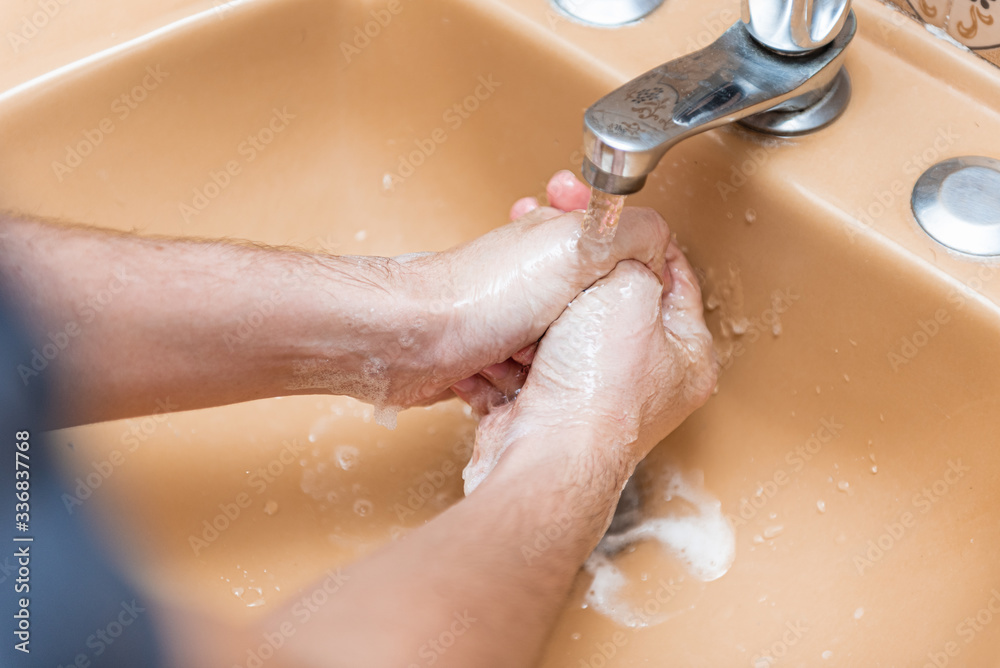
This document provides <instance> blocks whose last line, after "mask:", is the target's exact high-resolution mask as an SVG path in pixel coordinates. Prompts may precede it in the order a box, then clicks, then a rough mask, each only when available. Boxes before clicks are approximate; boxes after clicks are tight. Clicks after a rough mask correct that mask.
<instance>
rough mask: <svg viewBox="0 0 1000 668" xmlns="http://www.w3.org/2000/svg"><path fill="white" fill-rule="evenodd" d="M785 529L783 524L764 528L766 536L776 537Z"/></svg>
mask: <svg viewBox="0 0 1000 668" xmlns="http://www.w3.org/2000/svg"><path fill="white" fill-rule="evenodd" d="M784 530H785V527H784V526H783V525H781V524H775V525H774V526H769V527H768V528H766V529H764V538H768V539H770V538H775V537H776V536H779V535H781V532H782V531H784Z"/></svg>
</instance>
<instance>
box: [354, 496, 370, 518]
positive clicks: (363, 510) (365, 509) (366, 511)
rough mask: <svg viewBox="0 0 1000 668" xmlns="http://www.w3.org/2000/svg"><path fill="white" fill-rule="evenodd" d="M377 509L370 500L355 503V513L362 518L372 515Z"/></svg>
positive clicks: (359, 500) (360, 500)
mask: <svg viewBox="0 0 1000 668" xmlns="http://www.w3.org/2000/svg"><path fill="white" fill-rule="evenodd" d="M374 509H375V507H374V506H373V505H372V502H371V501H369V500H368V499H358V500H357V501H355V502H354V512H356V513H357V514H358V515H360V516H361V517H367V516H368V515H371V514H372V511H373V510H374Z"/></svg>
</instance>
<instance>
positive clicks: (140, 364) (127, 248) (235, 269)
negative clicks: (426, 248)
mask: <svg viewBox="0 0 1000 668" xmlns="http://www.w3.org/2000/svg"><path fill="white" fill-rule="evenodd" d="M402 271H405V270H401V269H400V265H398V263H395V262H393V261H392V260H387V259H385V258H337V257H332V256H326V255H313V254H309V253H306V252H302V251H297V250H292V249H277V248H265V247H257V246H253V245H249V244H239V243H232V242H227V241H216V242H208V241H199V240H183V239H181V240H177V239H169V240H167V239H157V238H143V237H138V236H134V235H128V234H120V233H115V232H109V231H103V230H97V229H93V228H83V227H62V226H58V225H51V224H46V223H40V222H35V221H27V220H19V219H16V218H10V217H3V218H0V280H2V284H3V289H4V291H5V292H7V293H8V294H9V295H10V296H11V297H12V298H13V299H14V301H15V302H16V303H18V304H19V305H20V306H21V307H22V310H23V311H24V314H25V317H26V319H27V320H28V323H29V326H31V327H32V328H33V329H34V330H35V332H36V333H37V336H38V345H37V347H36V350H37V353H38V354H37V355H33V356H32V359H26V360H23V363H22V364H21V365H19V367H18V371H19V373H20V375H21V378H22V380H23V381H24V382H25V383H31V382H38V379H39V377H40V376H42V375H43V374H44V375H45V376H46V378H51V379H53V380H55V382H52V383H50V386H51V387H53V388H55V389H56V391H57V392H56V398H57V401H59V404H58V405H59V408H60V414H59V416H58V417H59V420H60V422H61V423H62V424H74V423H80V422H91V421H98V420H106V419H113V418H120V417H126V416H131V415H139V414H146V413H150V412H155V411H162V410H166V409H169V410H186V409H192V408H200V407H206V406H213V405H220V404H226V403H233V402H237V401H245V400H249V399H256V398H261V397H269V396H276V395H283V394H294V393H300V392H332V393H344V394H352V395H354V396H358V397H360V398H363V399H367V400H369V401H372V402H379V401H383V400H385V399H386V396H385V392H386V389H387V388H386V386H387V380H386V379H387V375H386V367H387V366H388V365H389V364H394V365H396V366H400V365H402V366H408V365H412V363H411V360H410V359H408V357H407V354H408V353H407V350H404V348H403V347H401V346H400V344H399V341H400V337H401V335H406V336H409V339H404V341H403V342H404V343H408V344H409V348H408V350H410V351H412V350H414V349H419V348H428V347H431V346H433V341H431V340H429V335H430V333H431V332H432V331H433V327H430V326H427V323H423V325H424V326H423V327H422V328H418V327H416V325H417V324H419V323H417V322H416V321H417V319H418V315H417V314H420V313H422V311H423V305H422V304H421V303H420V302H419V300H418V299H417V298H416V297H415V296H414V297H409V296H408V292H407V286H408V285H412V281H409V280H407V277H406V276H405V275H401V272H402ZM421 337H424V338H421Z"/></svg>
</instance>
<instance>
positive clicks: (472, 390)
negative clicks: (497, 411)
mask: <svg viewBox="0 0 1000 668" xmlns="http://www.w3.org/2000/svg"><path fill="white" fill-rule="evenodd" d="M451 389H452V391H453V392H454V393H455V394H456V395H457V396H458V398H459V399H461V400H462V401H464V402H465V403H467V404H469V405H470V406H472V410H473V412H474V413H475V414H476V415H478V416H480V417H482V416H484V415H487V414H488V413H489V412H490V409H491V408H493V407H494V406H499V405H500V404H503V403H506V402H507V398H506V397H505V396H504V395H503V393H502V392H501V391H500V390H498V389H497V388H495V387H493V384H492V383H490V381H488V380H486V379H485V378H483V377H482V376H480V375H478V374H477V375H475V376H470V377H468V378H465V379H463V380H460V381H458V382H457V383H455V384H454V385H452V386H451Z"/></svg>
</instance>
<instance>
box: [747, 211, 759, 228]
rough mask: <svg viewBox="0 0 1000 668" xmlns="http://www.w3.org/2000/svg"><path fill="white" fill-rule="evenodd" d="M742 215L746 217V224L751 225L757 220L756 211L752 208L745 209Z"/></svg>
mask: <svg viewBox="0 0 1000 668" xmlns="http://www.w3.org/2000/svg"><path fill="white" fill-rule="evenodd" d="M744 217H745V218H746V221H747V224H748V225H752V224H753V223H754V221H756V220H757V212H756V211H755V210H754V209H747V212H746V214H745V216H744Z"/></svg>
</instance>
